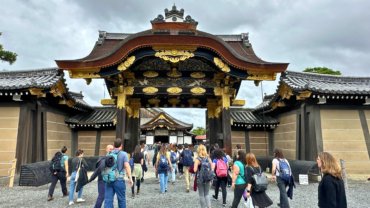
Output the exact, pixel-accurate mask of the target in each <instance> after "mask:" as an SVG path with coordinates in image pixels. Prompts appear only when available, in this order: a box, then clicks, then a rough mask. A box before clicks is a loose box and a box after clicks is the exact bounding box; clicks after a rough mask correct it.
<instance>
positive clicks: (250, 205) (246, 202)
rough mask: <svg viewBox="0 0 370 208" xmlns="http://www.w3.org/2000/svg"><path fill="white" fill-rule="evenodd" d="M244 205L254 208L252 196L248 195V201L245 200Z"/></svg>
mask: <svg viewBox="0 0 370 208" xmlns="http://www.w3.org/2000/svg"><path fill="white" fill-rule="evenodd" d="M244 206H245V207H246V208H254V206H253V200H252V197H251V196H250V197H248V198H247V201H245V202H244Z"/></svg>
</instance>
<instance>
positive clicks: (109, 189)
mask: <svg viewBox="0 0 370 208" xmlns="http://www.w3.org/2000/svg"><path fill="white" fill-rule="evenodd" d="M114 194H117V199H118V207H119V208H126V184H125V181H124V180H123V179H118V180H116V181H115V182H114V183H106V184H105V197H104V201H105V202H104V208H113V198H114Z"/></svg>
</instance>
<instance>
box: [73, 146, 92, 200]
mask: <svg viewBox="0 0 370 208" xmlns="http://www.w3.org/2000/svg"><path fill="white" fill-rule="evenodd" d="M83 156H84V151H83V150H82V149H78V150H77V151H76V157H74V158H73V159H72V163H71V166H72V174H71V178H70V182H69V191H70V192H69V205H73V204H74V201H73V198H74V192H75V189H76V185H77V178H78V174H79V171H80V169H81V168H82V166H84V168H87V167H88V165H87V163H86V160H85V159H84V158H83ZM82 192H83V187H81V189H80V190H79V191H78V195H77V202H78V203H79V202H84V201H85V199H83V198H82Z"/></svg>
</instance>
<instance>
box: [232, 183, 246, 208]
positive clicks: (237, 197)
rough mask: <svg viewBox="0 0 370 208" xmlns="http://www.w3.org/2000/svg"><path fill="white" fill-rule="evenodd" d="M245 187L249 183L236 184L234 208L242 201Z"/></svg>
mask: <svg viewBox="0 0 370 208" xmlns="http://www.w3.org/2000/svg"><path fill="white" fill-rule="evenodd" d="M245 187H247V184H240V185H235V189H234V200H233V203H232V205H231V207H232V208H237V207H238V205H239V202H240V199H241V198H242V196H243V193H244V190H245Z"/></svg>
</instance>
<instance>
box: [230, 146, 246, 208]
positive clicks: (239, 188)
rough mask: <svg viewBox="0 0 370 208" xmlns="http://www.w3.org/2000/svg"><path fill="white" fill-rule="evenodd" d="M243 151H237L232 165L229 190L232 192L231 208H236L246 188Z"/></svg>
mask: <svg viewBox="0 0 370 208" xmlns="http://www.w3.org/2000/svg"><path fill="white" fill-rule="evenodd" d="M245 165H246V162H245V151H244V150H239V151H238V153H237V155H236V161H235V162H234V165H233V177H232V184H231V188H232V189H233V190H234V199H233V203H232V205H231V207H232V208H237V207H238V204H239V202H240V199H241V198H242V196H243V193H244V189H245V187H246V186H247V181H246V180H245V177H244V168H245Z"/></svg>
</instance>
